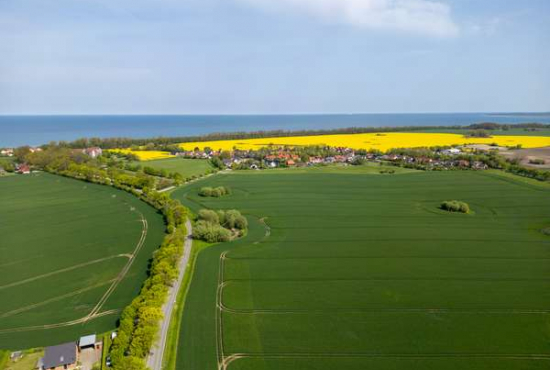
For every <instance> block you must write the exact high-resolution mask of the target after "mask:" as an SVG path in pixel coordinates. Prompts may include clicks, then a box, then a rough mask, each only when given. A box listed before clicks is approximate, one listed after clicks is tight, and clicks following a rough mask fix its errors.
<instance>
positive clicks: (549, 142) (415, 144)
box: [180, 132, 550, 151]
mask: <svg viewBox="0 0 550 370" xmlns="http://www.w3.org/2000/svg"><path fill="white" fill-rule="evenodd" d="M492 143H497V144H498V145H500V146H516V145H521V146H522V147H523V148H538V147H543V146H550V137H544V136H493V137H490V138H467V137H465V136H464V135H460V134H434V133H402V132H388V133H369V134H341V135H317V136H291V137H271V138H263V139H237V140H220V141H204V142H192V143H181V144H180V146H181V147H182V148H184V149H186V150H193V149H194V148H195V147H199V148H201V149H204V148H205V147H210V148H212V149H213V150H218V149H222V150H232V149H233V148H234V147H236V148H238V149H259V148H261V147H266V146H268V145H270V144H273V145H276V146H283V145H288V146H304V145H328V146H332V147H348V148H353V149H378V150H380V151H387V150H389V149H392V148H419V147H431V146H451V145H463V144H492Z"/></svg>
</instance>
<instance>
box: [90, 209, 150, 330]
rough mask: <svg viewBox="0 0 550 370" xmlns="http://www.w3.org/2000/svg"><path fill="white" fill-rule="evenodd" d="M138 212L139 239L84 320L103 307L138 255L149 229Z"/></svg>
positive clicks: (94, 314)
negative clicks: (129, 255)
mask: <svg viewBox="0 0 550 370" xmlns="http://www.w3.org/2000/svg"><path fill="white" fill-rule="evenodd" d="M139 214H140V217H141V220H140V221H141V222H142V223H143V229H142V230H141V236H140V238H139V241H138V242H137V244H136V248H135V249H134V251H133V253H132V255H131V257H130V258H129V260H128V262H127V263H126V265H124V267H123V268H122V270H121V271H120V272H119V273H118V275H117V277H116V278H115V280H114V281H113V284H111V286H110V287H109V289H107V291H106V292H105V294H103V296H102V297H101V299H100V300H99V301H98V302H97V304H96V305H95V306H94V308H92V310H91V311H90V313H89V314H88V315H87V316H86V318H85V320H84V321H85V322H86V321H88V320H90V319H91V318H93V317H94V316H96V315H97V314H98V313H99V311H100V310H101V308H102V307H103V305H104V304H105V302H107V300H108V299H109V297H110V296H111V294H113V292H114V291H115V290H116V288H117V287H118V284H120V282H121V281H122V280H123V279H124V277H126V274H127V273H128V271H129V270H130V267H132V264H133V263H134V260H135V259H136V256H137V255H138V253H139V251H140V250H141V248H142V247H143V245H144V244H145V239H146V238H147V232H148V230H149V224H148V223H147V219H145V217H143V214H142V213H141V212H139Z"/></svg>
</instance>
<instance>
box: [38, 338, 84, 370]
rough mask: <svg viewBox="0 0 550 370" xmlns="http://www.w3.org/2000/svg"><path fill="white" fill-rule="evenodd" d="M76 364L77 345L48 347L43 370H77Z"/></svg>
mask: <svg viewBox="0 0 550 370" xmlns="http://www.w3.org/2000/svg"><path fill="white" fill-rule="evenodd" d="M76 363H77V356H76V343H74V342H70V343H64V344H59V345H57V346H52V347H46V352H45V353H44V357H43V358H42V364H41V365H42V367H41V370H61V369H75V368H76Z"/></svg>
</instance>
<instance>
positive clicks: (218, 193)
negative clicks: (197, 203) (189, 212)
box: [199, 186, 231, 198]
mask: <svg viewBox="0 0 550 370" xmlns="http://www.w3.org/2000/svg"><path fill="white" fill-rule="evenodd" d="M229 194H231V189H229V188H226V187H225V186H218V187H215V188H213V187H210V186H205V187H202V188H200V190H199V195H200V196H201V197H206V198H208V197H212V198H219V197H223V196H224V195H229Z"/></svg>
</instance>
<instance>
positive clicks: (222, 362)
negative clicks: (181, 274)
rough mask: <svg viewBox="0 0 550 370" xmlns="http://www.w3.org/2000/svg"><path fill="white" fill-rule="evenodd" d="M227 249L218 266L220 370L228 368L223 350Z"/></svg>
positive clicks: (217, 331)
mask: <svg viewBox="0 0 550 370" xmlns="http://www.w3.org/2000/svg"><path fill="white" fill-rule="evenodd" d="M226 255H227V251H226V252H223V253H222V254H221V255H220V262H219V268H218V289H217V291H216V354H217V357H218V370H225V369H226V368H227V364H226V357H225V355H224V352H223V318H222V312H223V303H222V300H223V287H224V286H225V282H224V279H223V271H224V268H225V258H226Z"/></svg>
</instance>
